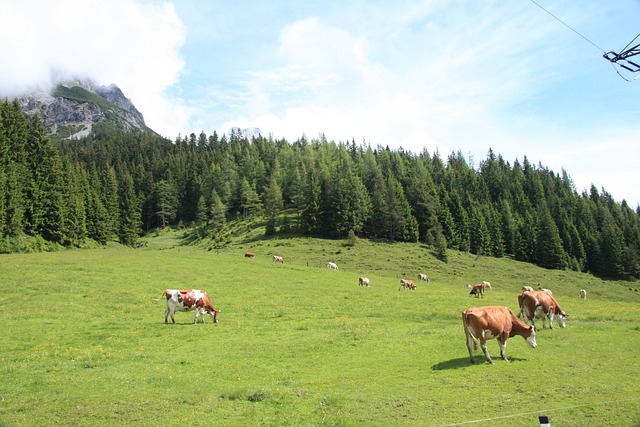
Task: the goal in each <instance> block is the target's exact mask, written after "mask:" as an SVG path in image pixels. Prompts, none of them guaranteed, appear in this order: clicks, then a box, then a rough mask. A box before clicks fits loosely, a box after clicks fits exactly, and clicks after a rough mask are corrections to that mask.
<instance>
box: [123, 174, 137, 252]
mask: <svg viewBox="0 0 640 427" xmlns="http://www.w3.org/2000/svg"><path fill="white" fill-rule="evenodd" d="M118 189H119V196H120V222H119V224H118V225H119V227H118V238H119V240H120V243H122V244H123V245H127V246H133V245H134V244H135V243H136V241H137V240H138V236H139V235H140V227H141V225H142V220H141V212H140V206H139V205H140V203H139V200H138V198H137V196H136V193H135V191H134V187H133V178H132V177H131V175H130V174H129V173H128V172H126V171H125V172H121V173H120V177H119V184H118Z"/></svg>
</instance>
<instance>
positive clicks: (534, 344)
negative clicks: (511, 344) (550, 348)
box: [525, 325, 538, 348]
mask: <svg viewBox="0 0 640 427" xmlns="http://www.w3.org/2000/svg"><path fill="white" fill-rule="evenodd" d="M530 327H531V335H529V336H528V337H526V338H525V341H526V342H527V344H529V345H530V346H531V347H532V348H536V347H537V346H538V343H537V342H536V327H535V326H533V325H532V326H530Z"/></svg>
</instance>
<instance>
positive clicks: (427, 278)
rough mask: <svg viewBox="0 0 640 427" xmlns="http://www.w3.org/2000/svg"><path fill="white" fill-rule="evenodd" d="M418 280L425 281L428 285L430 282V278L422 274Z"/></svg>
mask: <svg viewBox="0 0 640 427" xmlns="http://www.w3.org/2000/svg"><path fill="white" fill-rule="evenodd" d="M418 280H423V281H425V282H427V283H429V282H430V280H429V276H427V275H426V274H422V273H420V274H418Z"/></svg>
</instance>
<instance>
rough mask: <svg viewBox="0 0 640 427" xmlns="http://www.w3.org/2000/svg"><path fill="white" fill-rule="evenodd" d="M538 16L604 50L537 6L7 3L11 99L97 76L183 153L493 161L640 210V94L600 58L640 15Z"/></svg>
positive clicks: (634, 11)
mask: <svg viewBox="0 0 640 427" xmlns="http://www.w3.org/2000/svg"><path fill="white" fill-rule="evenodd" d="M536 2H537V3H538V4H539V5H541V6H543V7H544V8H545V9H547V10H548V11H549V12H551V13H552V14H553V15H555V16H556V17H558V18H559V19H561V20H562V21H563V22H565V23H566V24H568V25H569V26H571V27H572V28H573V29H575V30H576V31H577V32H579V33H580V34H582V35H583V36H584V37H586V38H587V39H589V40H590V41H591V42H592V43H593V44H595V45H596V46H594V45H593V44H591V43H590V42H589V41H587V40H585V39H583V38H582V37H580V36H579V35H578V34H576V33H575V32H573V31H572V30H570V29H569V28H567V27H566V26H564V25H563V24H562V23H560V22H558V20H556V19H554V18H553V17H552V16H550V15H549V14H548V13H546V12H545V11H543V10H542V9H541V8H540V7H538V6H537V5H536V4H534V3H533V2H532V1H531V0H501V1H493V0H483V1H481V2H479V1H476V0H424V1H419V0H415V1H394V2H386V1H366V2H365V1H347V0H342V1H322V2H312V1H284V0H281V1H266V2H265V1H242V0H237V1H197V0H176V1H151V0H113V1H110V2H100V1H81V0H58V1H44V0H42V1H37V0H26V1H25V0H22V1H18V0H15V1H13V0H0V40H1V41H0V54H1V55H2V57H3V58H12V61H10V62H5V64H12V65H9V66H5V67H0V68H4V69H3V70H0V93H3V92H4V93H5V94H11V92H17V91H19V90H21V89H23V88H25V87H33V86H35V85H39V86H46V84H47V82H49V83H50V82H51V80H52V79H53V78H54V76H56V77H57V76H90V77H92V78H94V79H95V80H96V81H98V82H99V83H103V84H110V83H116V84H117V85H119V86H120V87H121V88H122V89H123V91H124V93H125V95H127V96H128V97H130V98H131V100H132V101H133V102H134V104H135V105H136V106H137V107H138V108H139V109H140V110H141V112H142V113H143V114H144V116H145V119H146V121H147V124H148V125H149V126H150V127H151V128H153V129H155V130H156V131H158V132H159V133H161V134H163V135H165V136H167V137H169V138H172V139H173V138H175V137H176V135H178V134H182V135H185V134H189V133H191V132H194V133H196V134H198V133H200V132H201V131H204V132H205V133H207V134H211V133H212V132H213V131H214V130H216V131H217V132H218V133H219V134H222V133H225V132H227V131H228V129H229V128H230V127H231V126H240V127H258V128H260V129H261V130H262V131H263V133H264V134H269V133H270V134H272V135H273V136H274V137H276V138H283V137H284V138H286V139H287V140H289V141H291V142H292V141H294V140H295V139H297V138H299V137H300V136H302V135H303V134H305V135H306V136H307V137H309V138H315V137H317V136H318V135H319V134H320V133H324V135H325V136H326V137H327V138H328V139H333V140H336V141H345V140H349V141H350V140H351V139H354V140H355V141H356V142H357V143H361V142H363V141H366V142H367V143H369V144H371V145H372V146H374V147H375V146H377V145H378V144H380V145H382V146H387V145H388V146H390V147H392V148H397V147H400V146H401V147H403V148H404V149H405V150H411V151H413V152H420V151H422V150H423V149H425V148H426V149H427V150H428V151H429V152H430V153H435V152H436V150H437V151H438V152H439V153H440V154H441V156H443V157H445V158H446V156H447V155H449V154H450V153H451V152H458V151H460V152H461V153H463V155H464V156H465V157H466V158H468V159H469V161H470V162H473V164H474V165H475V166H477V165H478V163H479V162H480V161H482V160H483V159H485V158H486V155H487V152H488V151H489V149H493V151H494V152H495V153H497V154H500V155H502V156H503V158H504V159H505V160H507V161H509V162H510V163H511V164H513V162H514V160H515V159H518V160H520V161H522V159H523V158H524V156H527V158H528V159H529V161H530V162H531V163H533V164H536V165H537V164H538V163H541V164H542V165H543V166H545V167H548V168H550V169H552V170H553V171H555V172H558V173H559V172H561V170H562V169H563V168H564V169H565V170H566V171H567V172H568V173H569V175H570V176H571V177H572V179H573V181H574V183H575V186H576V189H577V190H578V191H579V192H580V191H582V190H583V189H588V188H589V187H590V186H591V184H594V185H595V186H596V187H597V188H598V189H601V188H602V187H604V189H605V190H606V191H608V192H609V193H611V194H612V195H613V197H614V198H615V199H616V200H618V201H621V200H622V199H626V200H627V202H628V203H629V204H630V205H631V206H632V207H634V208H635V207H636V206H637V205H638V203H640V185H639V184H640V168H639V167H638V164H637V163H638V159H639V158H640V125H639V124H640V103H639V102H638V100H640V97H639V95H640V79H639V80H638V81H636V82H627V81H625V80H623V79H622V78H621V77H620V76H619V75H618V74H617V73H616V71H615V70H614V68H613V67H612V65H611V64H610V63H609V62H607V61H606V60H605V59H603V58H602V54H603V51H605V52H606V51H611V50H612V51H619V50H620V49H622V48H624V47H625V46H626V45H627V43H629V42H630V41H631V40H632V39H633V38H634V37H635V36H636V35H637V34H638V33H640V24H639V22H640V1H638V0H616V1H610V2H607V1H601V0H585V1H579V2H577V1H571V0H536ZM17 34H20V36H16V35H17ZM638 42H640V40H638V41H637V43H638ZM637 59H638V60H639V61H640V56H638V57H637ZM3 62H4V61H3ZM637 74H638V75H640V73H637ZM625 76H626V77H630V78H633V77H637V76H636V75H629V74H625Z"/></svg>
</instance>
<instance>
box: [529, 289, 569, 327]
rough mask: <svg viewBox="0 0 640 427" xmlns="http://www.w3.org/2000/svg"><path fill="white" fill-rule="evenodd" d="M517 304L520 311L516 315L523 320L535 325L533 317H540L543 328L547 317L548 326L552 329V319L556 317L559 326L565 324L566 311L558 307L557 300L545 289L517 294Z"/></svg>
mask: <svg viewBox="0 0 640 427" xmlns="http://www.w3.org/2000/svg"><path fill="white" fill-rule="evenodd" d="M518 305H519V306H520V313H518V317H521V316H522V318H523V319H524V321H525V322H531V324H532V325H535V319H539V318H542V327H543V328H544V322H545V319H546V318H547V317H548V318H549V328H550V329H553V319H554V318H555V319H558V324H559V325H560V327H561V328H564V327H565V326H566V319H567V313H565V312H564V310H562V308H560V305H558V302H557V301H556V299H555V298H554V297H553V295H550V294H549V293H547V292H545V291H534V292H523V293H521V294H520V295H519V296H518Z"/></svg>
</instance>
